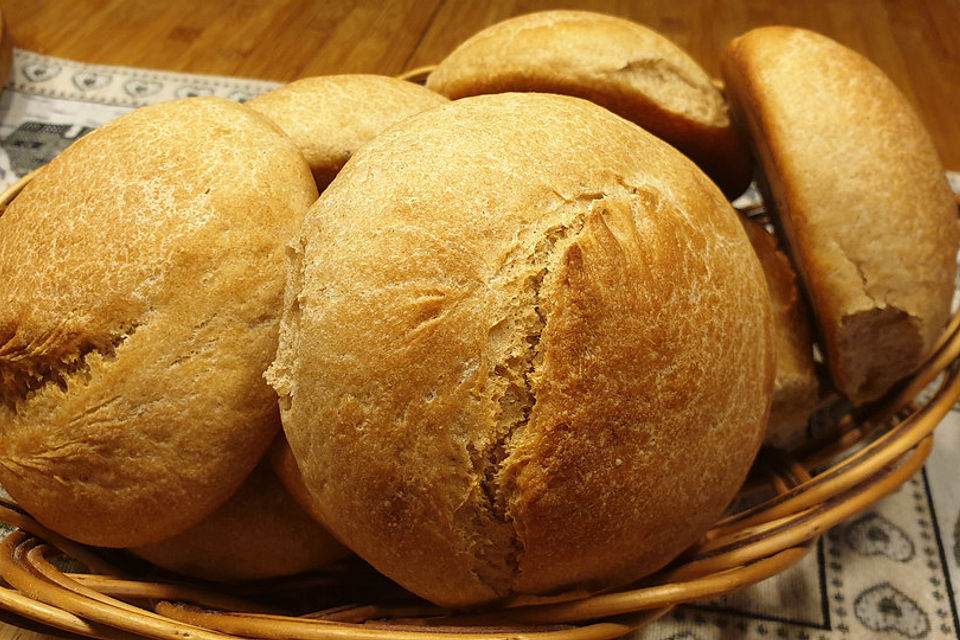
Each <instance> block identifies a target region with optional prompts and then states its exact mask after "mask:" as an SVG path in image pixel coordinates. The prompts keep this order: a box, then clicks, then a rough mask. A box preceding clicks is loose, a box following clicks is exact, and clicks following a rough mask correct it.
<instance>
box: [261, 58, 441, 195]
mask: <svg viewBox="0 0 960 640" xmlns="http://www.w3.org/2000/svg"><path fill="white" fill-rule="evenodd" d="M446 102H448V100H447V99H446V98H444V97H443V96H441V95H440V94H438V93H434V92H433V91H430V90H429V89H425V88H423V87H421V86H420V85H417V84H413V83H412V82H404V81H403V80H397V79H396V78H390V77H388V76H378V75H364V74H353V75H334V76H319V77H314V78H303V79H301V80H297V81H296V82H291V83H290V84H286V85H284V86H282V87H279V88H277V89H274V90H273V91H269V92H267V93H265V94H263V95H260V96H257V97H256V98H254V99H252V100H250V101H248V102H247V105H248V106H249V107H250V108H251V109H255V110H256V111H259V112H260V113H262V114H263V115H265V116H267V117H268V118H270V119H271V120H273V121H274V122H275V123H277V125H279V127H280V128H281V129H283V130H284V132H286V133H287V135H289V136H290V137H291V138H293V140H294V141H295V142H296V143H297V146H299V147H300V150H301V151H302V152H303V155H304V157H306V159H307V162H308V163H309V164H310V169H311V171H313V176H314V179H316V181H317V187H318V188H319V189H320V190H321V191H322V190H323V189H324V188H325V187H326V186H327V185H328V184H330V181H331V180H333V178H334V177H335V176H336V175H337V172H338V171H340V167H342V166H343V163H344V162H346V161H347V159H348V158H350V156H351V155H352V154H353V153H354V152H355V151H356V150H357V148H359V147H360V145H362V144H364V143H366V142H368V141H369V140H371V139H372V138H373V137H374V136H376V135H377V134H378V133H380V132H381V131H383V130H384V129H386V128H387V127H389V126H390V125H391V124H393V123H395V122H397V121H399V120H402V119H403V118H406V117H407V116H410V115H413V114H415V113H419V112H421V111H424V110H426V109H432V108H433V107H437V106H440V105H441V104H444V103H446Z"/></svg>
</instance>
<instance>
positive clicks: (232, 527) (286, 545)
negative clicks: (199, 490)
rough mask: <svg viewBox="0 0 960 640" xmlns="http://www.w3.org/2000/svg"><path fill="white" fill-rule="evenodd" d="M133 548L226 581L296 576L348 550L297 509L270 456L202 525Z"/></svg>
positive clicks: (163, 563)
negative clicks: (279, 478) (270, 460)
mask: <svg viewBox="0 0 960 640" xmlns="http://www.w3.org/2000/svg"><path fill="white" fill-rule="evenodd" d="M131 551H132V552H133V553H135V554H137V555H138V556H140V557H142V558H145V559H146V560H149V561H150V562H152V563H153V564H155V565H158V566H160V567H163V568H165V569H169V570H171V571H176V572H177V573H182V574H184V575H189V576H194V577H197V578H204V579H207V580H228V581H229V580H259V579H263V578H275V577H280V576H288V575H293V574H296V573H301V572H304V571H310V570H312V569H318V568H320V567H323V566H325V565H327V564H329V563H331V562H333V561H334V560H339V559H340V558H343V557H345V556H346V555H347V554H348V553H349V552H348V551H347V549H345V548H344V547H343V545H341V544H340V543H339V542H337V541H336V540H335V539H334V538H333V537H332V536H331V535H330V534H329V533H327V531H326V529H324V528H323V527H322V526H321V525H320V524H318V523H317V522H316V521H315V520H313V519H312V518H311V517H310V516H308V515H307V514H306V513H305V512H304V511H303V510H302V509H301V508H300V507H299V505H298V504H297V503H296V501H294V499H293V497H292V496H291V495H290V494H289V493H288V492H287V491H286V490H285V489H284V487H283V485H282V484H281V483H280V481H279V480H278V479H277V476H276V474H274V472H273V469H272V468H271V466H270V463H269V461H267V460H266V459H265V460H264V461H263V462H261V464H259V465H258V466H257V468H256V469H254V470H253V473H251V474H250V477H248V478H247V480H246V481H245V482H244V483H243V485H241V487H240V489H238V490H237V492H236V493H235V494H234V495H233V496H232V497H231V498H230V499H229V500H227V502H226V504H224V505H223V506H222V507H220V508H219V509H217V510H216V511H214V512H213V513H212V514H210V515H209V516H207V517H206V518H204V519H203V520H202V521H201V522H200V523H199V524H198V525H196V526H195V527H192V528H190V529H188V530H187V531H185V532H183V533H181V534H180V535H177V536H174V537H172V538H169V539H167V540H161V541H160V542H154V543H152V544H149V545H145V546H143V547H136V548H133V549H131Z"/></svg>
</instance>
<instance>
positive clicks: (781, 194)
mask: <svg viewBox="0 0 960 640" xmlns="http://www.w3.org/2000/svg"><path fill="white" fill-rule="evenodd" d="M723 70H724V78H725V80H726V84H727V92H728V97H729V98H730V99H731V100H732V103H733V104H734V106H735V112H736V113H737V115H738V119H739V120H741V121H742V122H743V123H744V126H745V127H746V128H747V129H748V130H749V132H750V136H751V138H752V142H753V144H754V146H755V148H756V152H757V156H758V159H759V162H760V163H761V165H762V168H763V173H764V175H765V177H766V182H767V184H768V185H769V186H768V200H770V204H771V205H772V206H773V207H774V209H775V213H776V214H777V220H778V221H779V224H780V227H781V229H782V232H783V234H784V236H785V238H786V240H787V246H788V249H789V250H790V251H791V253H792V255H793V258H794V261H795V263H796V265H797V268H798V270H799V275H800V276H801V278H802V280H803V282H804V285H805V287H806V290H807V292H808V294H809V297H810V299H811V302H812V305H813V310H814V313H815V315H816V319H817V323H818V325H819V333H820V337H821V343H822V346H823V347H824V348H825V352H826V359H827V362H828V364H829V368H830V372H831V375H832V377H833V382H834V384H835V385H836V387H837V388H838V389H839V390H840V391H841V392H842V393H844V394H845V395H846V396H847V397H848V398H849V399H850V400H852V401H853V402H854V403H856V404H861V403H864V402H868V401H871V400H876V399H877V398H879V397H880V396H881V395H883V394H884V393H885V392H886V391H887V390H888V389H889V388H890V387H891V386H892V385H893V384H894V383H895V382H896V381H897V380H899V379H900V378H902V377H904V376H905V375H907V374H909V373H910V372H911V371H913V370H914V369H915V368H916V367H917V366H919V365H920V364H921V362H922V360H923V358H924V356H926V355H927V354H928V352H929V351H930V349H931V348H932V346H933V344H934V342H935V341H936V339H937V337H938V336H939V334H940V332H941V331H942V330H943V328H944V324H945V323H946V320H947V317H948V315H949V311H950V301H951V297H952V295H953V287H954V279H955V276H956V272H957V269H956V256H957V247H958V231H957V221H956V203H955V202H954V199H953V196H952V194H951V192H950V188H949V186H948V184H947V180H946V177H945V175H944V171H943V167H942V166H941V164H940V161H939V159H938V157H937V153H936V150H935V149H934V146H933V144H932V142H931V141H930V138H929V135H928V134H927V132H926V130H925V129H924V127H923V124H922V123H921V122H920V120H919V118H918V117H917V115H916V114H915V113H914V111H913V109H912V108H911V106H910V104H909V103H908V102H907V100H906V98H904V96H903V95H902V94H901V93H900V91H899V90H898V89H897V88H896V87H895V86H894V84H893V83H892V82H891V81H890V79H889V78H887V77H886V75H885V74H884V73H883V72H882V71H881V70H880V69H878V68H877V67H876V66H874V65H873V64H872V63H870V62H869V61H868V60H866V59H865V58H864V57H862V56H861V55H859V54H857V53H856V52H854V51H852V50H850V49H848V48H846V47H844V46H842V45H840V44H838V43H837V42H834V41H833V40H830V39H829V38H827V37H825V36H822V35H819V34H816V33H812V32H810V31H805V30H803V29H796V28H792V27H763V28H760V29H755V30H753V31H751V32H749V33H747V34H746V35H744V36H742V37H740V38H737V39H736V40H734V41H732V42H731V43H730V45H729V46H728V47H727V50H726V51H725V53H724V57H723Z"/></svg>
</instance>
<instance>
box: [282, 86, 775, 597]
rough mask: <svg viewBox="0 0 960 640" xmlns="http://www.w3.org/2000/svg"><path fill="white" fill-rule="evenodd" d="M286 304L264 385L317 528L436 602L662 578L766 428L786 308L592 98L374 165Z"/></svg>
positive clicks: (443, 135) (297, 254)
mask: <svg viewBox="0 0 960 640" xmlns="http://www.w3.org/2000/svg"><path fill="white" fill-rule="evenodd" d="M285 305H286V308H285V311H284V319H283V324H282V328H281V346H280V349H279V351H278V356H277V360H276V361H275V362H274V364H273V365H272V366H271V368H270V369H269V371H268V374H267V375H268V380H269V381H270V383H271V384H272V385H273V386H274V387H275V388H276V390H277V392H278V393H279V396H280V405H281V414H282V417H283V422H284V431H285V433H286V436H287V439H288V441H289V443H290V447H291V450H292V451H293V454H294V456H295V458H296V460H297V463H298V466H299V469H300V471H301V473H302V476H303V480H304V484H305V486H306V488H307V490H308V491H309V492H310V493H311V495H312V496H313V498H314V501H315V503H316V504H317V505H318V508H319V509H320V510H321V511H322V516H323V521H324V523H325V524H326V525H327V526H328V528H329V529H330V530H331V532H333V533H334V535H335V536H336V537H337V538H338V539H340V540H341V541H343V542H344V543H345V544H346V545H347V546H349V547H351V548H352V549H353V550H354V551H356V552H357V553H358V554H359V555H360V556H362V557H363V558H364V559H366V560H367V561H368V562H370V563H371V564H373V565H374V566H375V567H376V568H377V569H379V570H380V571H382V572H383V573H385V574H386V575H387V576H389V577H391V578H393V579H394V580H396V581H398V582H399V583H400V584H401V585H403V586H404V587H406V588H407V589H410V590H411V591H413V592H415V593H417V594H419V595H421V596H423V597H425V598H428V599H429V600H432V601H433V602H436V603H439V604H442V605H447V606H454V607H465V606H471V605H476V604H479V603H486V602H491V601H496V600H498V599H501V598H504V597H507V596H509V595H511V594H528V593H532V594H541V593H550V592H554V591H557V590H563V589H573V588H581V587H583V588H601V587H605V586H609V585H612V584H618V583H624V582H627V581H630V580H634V579H636V578H639V577H640V576H642V575H644V574H647V573H649V572H651V571H654V570H656V569H657V568H659V567H661V566H662V565H663V564H664V563H666V562H667V561H669V560H670V559H671V558H672V557H674V556H675V555H676V554H678V553H679V552H680V551H681V550H682V549H684V548H685V547H687V546H688V545H690V544H691V543H693V542H694V541H695V540H697V539H698V537H699V536H700V535H701V534H702V533H703V531H704V530H705V529H706V528H707V527H709V526H710V525H711V524H712V523H713V522H714V521H715V519H716V518H717V517H718V516H719V515H720V514H721V512H722V511H723V509H724V507H725V506H726V505H727V503H728V502H729V501H730V500H731V498H732V497H733V496H734V494H735V493H736V491H737V489H738V488H739V486H740V484H741V483H742V481H743V479H744V477H745V474H746V472H747V470H748V468H749V466H750V464H751V461H752V459H753V456H754V455H755V453H756V451H757V449H758V447H759V445H760V439H761V437H762V431H763V427H764V425H765V423H766V418H767V411H768V409H769V403H770V394H771V390H772V384H773V373H774V361H773V357H774V353H773V327H772V320H771V310H770V301H769V296H768V295H767V292H766V286H765V284H764V281H763V272H762V271H761V269H760V266H759V264H758V262H757V259H756V257H755V256H754V254H753V250H752V249H751V247H750V244H749V242H748V240H747V238H746V235H745V233H744V231H743V228H742V227H741V225H740V223H739V221H738V220H737V217H736V215H735V213H734V212H733V210H732V208H731V207H730V206H729V204H728V203H727V201H726V200H725V199H724V197H723V195H722V194H721V193H720V191H719V190H718V189H717V188H716V186H715V185H714V184H713V183H712V182H711V181H710V180H708V179H707V177H706V176H705V175H704V174H703V173H702V172H701V171H700V170H699V169H697V167H696V166H695V165H694V164H693V163H692V162H690V161H689V160H687V159H686V158H685V157H683V156H682V155H681V154H679V153H678V152H677V151H676V150H675V149H673V148H672V147H670V146H669V145H667V144H665V143H663V142H662V141H660V140H659V139H657V138H655V137H653V136H651V135H649V134H648V133H646V132H645V131H643V130H642V129H640V128H639V127H636V126H635V125H633V124H631V123H629V122H627V121H626V120H623V119H621V118H619V117H617V116H615V115H614V114H612V113H610V112H609V111H607V110H605V109H602V108H600V107H598V106H596V105H594V104H591V103H589V102H586V101H584V100H580V99H577V98H571V97H566V96H556V95H544V94H535V93H528V94H510V93H505V94H497V95H488V96H480V97H475V98H465V99H463V100H458V101H455V102H453V103H451V104H450V105H447V106H444V107H440V108H438V109H434V110H431V111H428V112H425V113H422V114H420V115H418V116H414V117H412V118H409V119H407V120H405V121H403V122H402V123H401V124H400V125H398V126H396V127H394V128H392V129H390V130H389V131H387V132H385V133H383V134H381V135H380V136H378V137H377V138H376V139H375V140H374V141H373V142H371V143H370V144H368V145H367V146H365V147H363V148H361V149H360V150H359V151H358V152H357V154H356V155H355V156H353V158H351V160H350V161H349V162H348V163H347V164H346V165H345V166H344V168H343V170H342V171H341V173H340V175H338V176H337V179H336V180H335V181H334V182H333V183H332V184H331V185H330V186H329V187H328V188H327V190H326V191H325V192H324V194H323V195H322V196H321V198H320V199H319V200H318V202H317V204H316V205H315V206H314V207H312V208H311V210H310V212H309V213H308V216H307V218H306V219H305V222H304V227H303V230H302V233H301V236H300V239H299V241H298V242H297V243H295V244H294V252H293V254H292V263H291V265H290V271H289V278H288V288H287V294H286V296H285Z"/></svg>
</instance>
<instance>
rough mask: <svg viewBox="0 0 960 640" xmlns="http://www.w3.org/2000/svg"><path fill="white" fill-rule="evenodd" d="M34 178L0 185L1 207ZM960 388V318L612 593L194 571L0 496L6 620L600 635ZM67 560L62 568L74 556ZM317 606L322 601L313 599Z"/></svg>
mask: <svg viewBox="0 0 960 640" xmlns="http://www.w3.org/2000/svg"><path fill="white" fill-rule="evenodd" d="M31 177H32V176H27V177H25V178H24V179H22V180H20V181H19V182H18V183H17V184H15V185H13V186H12V187H11V188H10V189H8V190H7V191H6V192H5V193H4V194H3V195H0V213H2V211H3V209H4V208H5V207H6V205H7V204H9V202H10V201H11V200H12V199H13V198H14V197H15V196H16V194H17V193H19V191H20V190H21V189H22V188H23V186H24V185H25V184H26V183H27V182H29V180H30V178H31ZM958 398H960V315H958V316H956V317H954V318H953V320H952V321H951V323H950V325H949V326H948V327H947V330H946V331H945V332H944V335H943V337H942V338H941V340H940V342H939V344H938V345H937V348H936V349H935V351H934V353H933V355H932V356H931V358H930V359H929V360H928V361H927V363H926V364H925V365H924V366H923V367H922V368H921V369H920V370H919V371H918V372H916V373H915V374H914V375H913V376H911V377H910V378H909V379H907V380H905V381H903V382H902V383H901V384H900V385H898V386H897V387H896V388H895V389H894V390H893V391H891V392H890V393H889V394H888V395H887V396H886V397H885V398H883V399H882V400H881V401H879V402H877V403H874V404H872V405H870V406H868V407H862V408H859V409H857V410H852V409H851V408H850V407H849V406H846V405H844V404H843V403H842V402H841V401H839V400H837V401H835V402H833V403H830V404H829V405H827V406H824V407H823V408H822V409H821V411H820V415H821V416H829V418H828V419H827V427H828V428H827V429H825V431H824V433H823V435H822V436H821V437H820V438H819V439H817V440H815V441H812V442H811V443H810V444H809V445H807V446H806V447H804V448H803V449H801V450H800V451H797V452H794V453H793V454H787V453H785V452H782V451H776V450H764V451H763V452H761V455H760V456H759V458H758V460H757V462H756V464H755V465H754V468H753V470H752V472H751V477H750V478H749V479H748V482H747V485H746V486H745V488H744V490H743V491H742V492H741V500H739V501H737V503H736V504H752V506H742V507H737V508H734V509H732V511H731V513H730V515H728V516H727V517H725V518H724V519H723V520H721V521H720V522H717V523H716V525H715V526H714V527H713V528H712V529H711V530H710V531H709V532H707V533H706V534H705V535H704V537H703V538H702V540H701V541H700V542H699V543H698V544H697V545H696V546H694V547H693V548H691V549H689V550H687V552H685V553H684V554H683V555H682V556H681V557H680V558H678V559H676V560H675V561H674V562H673V563H672V564H671V565H669V566H668V567H667V568H665V569H664V570H662V571H660V572H659V573H657V574H656V575H654V576H651V577H648V578H646V579H644V580H643V581H641V582H639V583H637V584H634V585H630V586H628V587H626V588H621V589H617V590H613V591H609V592H605V593H599V594H587V593H570V594H566V595H564V596H559V597H550V598H533V597H518V598H516V599H514V600H512V601H510V602H507V603H504V604H503V605H502V606H500V607H499V608H497V609H495V610H486V611H480V612H471V613H462V612H456V611H450V610H444V609H441V608H438V607H436V606H433V605H431V604H429V603H425V602H424V601H422V600H418V599H417V598H416V597H414V596H413V595H411V594H408V593H406V592H404V591H402V590H401V589H400V588H399V587H397V586H396V585H394V584H392V583H390V582H389V581H388V580H386V579H385V578H383V577H382V576H380V575H378V574H377V573H376V572H374V571H373V570H372V569H370V568H369V567H368V566H366V565H363V564H362V563H360V562H359V561H348V562H345V563H342V564H339V565H336V566H333V567H330V568H328V569H327V570H325V571H322V572H318V573H314V574H310V575H304V576H297V577H293V578H290V579H285V580H270V581H261V582H257V583H250V584H240V585H229V586H226V585H211V584H209V583H200V582H191V581H186V580H183V579H180V578H172V577H170V576H169V575H165V574H161V573H158V572H157V570H155V569H151V568H149V567H145V566H144V565H143V564H142V563H140V564H138V563H137V562H135V561H134V560H133V559H132V557H131V556H127V555H125V554H124V553H123V552H117V551H105V550H102V549H92V548H89V547H85V546H83V545H79V544H77V543H75V542H71V541H69V540H66V539H64V538H63V537H61V536H59V535H57V534H55V533H53V532H51V531H49V530H47V529H46V528H44V527H43V526H41V525H39V524H38V523H37V522H36V521H34V520H33V519H32V518H30V516H29V515H27V514H26V513H24V512H23V511H22V510H20V509H19V508H18V507H17V506H16V505H14V504H12V503H10V502H7V501H3V500H0V521H3V522H6V523H7V524H9V525H10V526H11V527H13V529H14V530H13V532H12V533H10V534H9V535H8V536H7V537H6V539H5V540H4V541H3V542H2V543H0V578H2V579H3V581H4V583H5V584H3V585H0V619H3V620H5V621H7V622H11V623H13V624H16V625H19V626H22V627H25V628H30V629H36V630H41V631H46V632H48V633H55V634H58V635H64V632H66V635H77V636H85V637H93V638H108V639H114V638H131V637H149V638H164V639H174V638H177V639H183V638H192V639H196V640H213V639H223V638H264V639H268V638H271V639H272V638H284V639H287V640H294V639H304V640H308V639H321V638H323V639H339V638H352V639H360V640H365V639H369V640H444V639H446V638H451V639H453V638H456V639H458V640H468V639H470V640H481V639H483V640H494V639H499V638H503V639H506V638H511V639H516V638H542V639H544V640H548V639H549V640H602V639H605V638H616V637H619V636H622V635H624V634H626V633H629V632H631V631H633V630H635V629H638V628H640V627H642V626H644V625H646V624H648V623H649V622H651V621H653V620H655V619H657V618H658V617H660V616H662V615H663V614H664V613H666V612H667V611H669V610H670V608H671V607H673V606H675V605H677V604H680V603H684V602H690V601H694V600H701V599H705V598H710V597H715V596H718V595H721V594H724V593H728V592H731V591H734V590H738V589H741V588H744V587H747V586H749V585H751V584H754V583H756V582H758V581H760V580H763V579H764V578H767V577H770V576H772V575H774V574H776V573H779V572H780V571H783V570H784V569H786V568H788V567H790V566H791V565H793V564H794V563H796V562H797V561H798V560H800V559H801V558H802V557H803V556H804V555H805V554H806V553H807V552H808V551H809V550H810V548H811V546H812V545H813V543H814V542H815V541H816V540H817V538H818V537H819V536H820V535H821V534H822V533H824V532H825V531H826V530H827V529H829V528H830V527H832V526H834V525H836V524H838V523H839V522H841V521H843V520H844V519H846V518H848V517H849V516H851V515H852V514H855V513H857V512H858V511H860V510H862V509H864V508H866V507H867V506H869V505H870V504H872V503H873V502H875V501H877V500H878V499H880V498H881V497H883V496H885V495H887V494H888V493H890V492H892V491H893V490H895V489H896V488H897V487H899V486H900V485H901V484H902V483H903V482H905V481H906V480H907V479H909V478H910V477H911V476H912V475H913V474H914V473H916V472H917V471H918V470H919V469H920V467H921V466H922V465H923V463H924V461H925V459H926V458H927V455H928V454H929V453H930V450H931V448H932V446H933V439H932V435H931V434H932V432H933V430H934V428H935V427H936V425H937V424H938V423H939V422H940V420H941V419H942V418H943V417H944V416H945V415H946V413H947V412H948V411H949V410H950V408H951V407H952V406H953V404H954V403H955V402H956V401H957V399H958ZM68 567H69V568H68ZM318 606H322V607H324V608H323V609H322V610H321V611H310V608H311V607H313V608H316V607H318Z"/></svg>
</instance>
